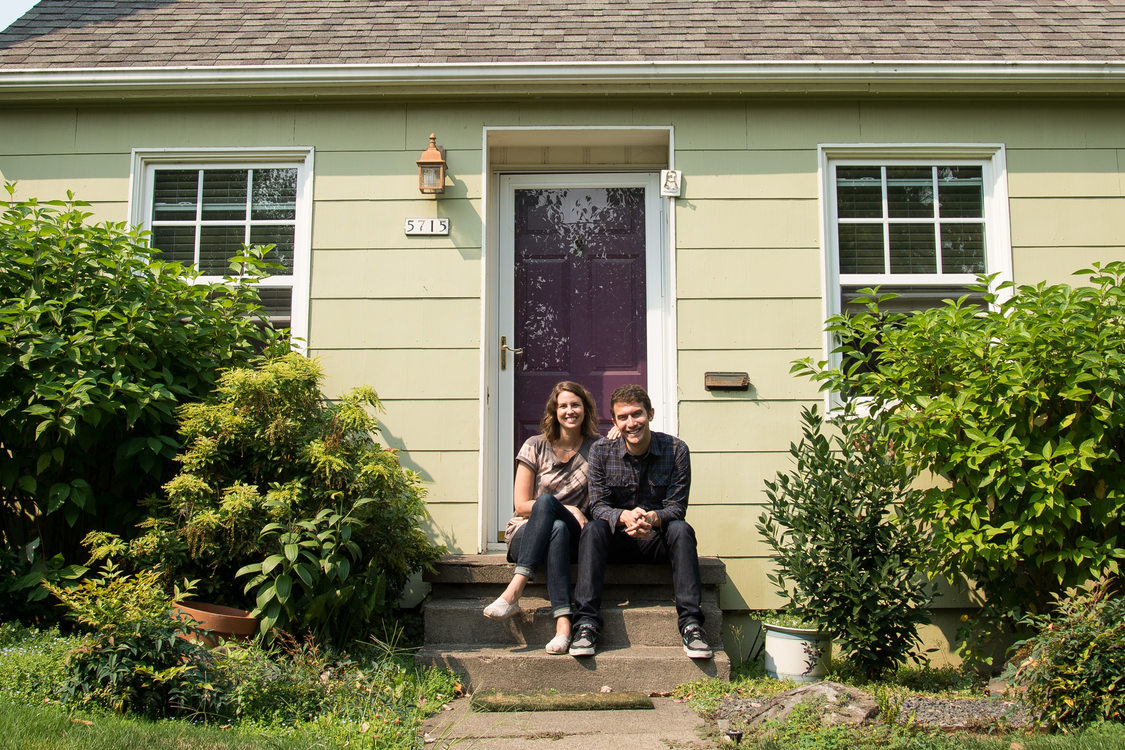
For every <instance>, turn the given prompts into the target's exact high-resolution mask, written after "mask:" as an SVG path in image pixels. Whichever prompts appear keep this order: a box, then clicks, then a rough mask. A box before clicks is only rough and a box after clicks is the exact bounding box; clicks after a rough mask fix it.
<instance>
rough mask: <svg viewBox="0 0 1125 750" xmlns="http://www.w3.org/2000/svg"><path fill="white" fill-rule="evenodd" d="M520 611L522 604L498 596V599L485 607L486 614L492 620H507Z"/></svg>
mask: <svg viewBox="0 0 1125 750" xmlns="http://www.w3.org/2000/svg"><path fill="white" fill-rule="evenodd" d="M519 611H520V605H518V604H508V602H506V601H504V597H502V596H498V597H496V601H494V602H493V603H492V604H489V605H488V606H487V607H485V608H484V616H485V617H487V618H488V619H490V620H507V619H508V618H510V617H511V616H512V615H514V614H516V613H517V612H519Z"/></svg>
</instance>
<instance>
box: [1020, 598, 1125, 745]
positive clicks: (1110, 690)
mask: <svg viewBox="0 0 1125 750" xmlns="http://www.w3.org/2000/svg"><path fill="white" fill-rule="evenodd" d="M1026 624H1027V625H1029V626H1031V627H1032V628H1035V629H1036V630H1037V631H1038V632H1037V633H1036V634H1035V635H1033V636H1031V637H1030V638H1028V639H1027V640H1026V641H1024V642H1023V643H1022V644H1018V645H1017V649H1018V651H1017V653H1018V654H1019V657H1018V659H1017V660H1016V661H1015V662H1013V668H1014V673H1013V674H1012V675H1011V676H1012V680H1013V682H1014V683H1016V684H1017V685H1022V686H1024V687H1025V688H1026V694H1025V701H1026V702H1027V703H1028V704H1029V705H1031V706H1034V707H1035V708H1036V709H1037V710H1038V712H1039V715H1040V718H1041V720H1042V721H1044V722H1045V723H1047V724H1048V725H1050V726H1073V725H1076V724H1087V723H1091V722H1095V721H1116V722H1121V721H1123V720H1125V597H1122V596H1121V595H1120V594H1118V595H1116V596H1114V595H1112V594H1111V588H1110V584H1109V582H1108V581H1107V580H1102V581H1101V582H1099V583H1098V584H1096V585H1095V586H1093V587H1092V588H1091V589H1089V590H1088V591H1083V592H1079V593H1077V594H1075V595H1073V596H1067V597H1064V598H1062V599H1061V600H1060V601H1059V602H1058V603H1057V604H1056V606H1055V607H1054V612H1053V613H1052V614H1048V615H1032V616H1029V617H1027V618H1026Z"/></svg>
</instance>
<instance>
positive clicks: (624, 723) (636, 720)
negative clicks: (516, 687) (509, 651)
mask: <svg viewBox="0 0 1125 750" xmlns="http://www.w3.org/2000/svg"><path fill="white" fill-rule="evenodd" d="M652 702H653V705H654V707H655V708H654V710H651V711H649V710H643V711H637V710H630V711H536V712H531V711H513V712H510V713H498V712H497V713H494V712H483V713H476V712H474V711H473V710H472V709H470V708H469V699H468V698H458V699H457V700H455V701H452V702H451V703H450V704H449V705H450V710H448V711H442V712H441V713H440V714H437V715H436V716H432V717H430V719H429V720H427V721H426V723H425V731H426V742H427V744H426V747H427V748H434V749H435V750H445V748H449V747H456V748H458V750H461V749H462V748H480V750H509V749H510V750H516V748H520V749H521V750H522V749H523V748H531V749H532V750H534V749H535V748H552V749H553V750H611V749H614V748H629V750H650V749H651V750H670V749H671V750H714V748H716V747H719V746H720V744H719V742H718V741H716V740H713V739H708V738H706V737H704V735H703V730H704V729H705V727H706V722H704V721H703V719H701V718H699V717H698V716H696V714H695V712H694V711H692V710H691V708H689V707H688V705H687V704H686V703H679V702H677V701H676V700H675V699H674V698H653V699H652ZM431 740H432V741H431Z"/></svg>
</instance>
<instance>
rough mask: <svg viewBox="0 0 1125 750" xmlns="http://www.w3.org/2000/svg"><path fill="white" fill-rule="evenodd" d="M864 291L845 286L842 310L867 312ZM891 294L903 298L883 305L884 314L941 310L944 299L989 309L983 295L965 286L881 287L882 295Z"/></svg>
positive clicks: (841, 295) (841, 290) (841, 292)
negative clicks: (863, 298)
mask: <svg viewBox="0 0 1125 750" xmlns="http://www.w3.org/2000/svg"><path fill="white" fill-rule="evenodd" d="M862 288H864V287H859V286H844V287H841V289H840V298H841V300H840V301H841V302H842V303H843V304H842V305H841V306H840V309H841V310H843V311H844V312H845V313H847V314H849V315H854V314H857V313H861V312H867V307H866V306H865V304H864V303H863V301H862V298H861V296H860V294H859V290H860V289H862ZM890 292H893V293H895V294H897V295H899V296H897V297H895V298H894V299H892V300H887V301H886V302H885V303H883V304H882V305H880V306H879V309H880V310H882V311H883V312H903V313H909V312H918V311H919V310H926V309H928V308H931V307H937V306H938V305H940V304H942V302H943V301H944V300H947V299H948V300H954V299H960V298H961V297H964V296H966V295H967V296H968V297H969V300H970V302H972V304H974V305H975V306H977V307H979V308H981V309H984V308H985V303H984V299H983V298H982V296H981V295H980V294H979V293H974V294H970V293H969V292H967V291H966V290H965V287H962V286H955V285H952V284H950V285H946V286H907V285H890V286H887V285H884V286H880V287H879V293H880V294H885V293H890Z"/></svg>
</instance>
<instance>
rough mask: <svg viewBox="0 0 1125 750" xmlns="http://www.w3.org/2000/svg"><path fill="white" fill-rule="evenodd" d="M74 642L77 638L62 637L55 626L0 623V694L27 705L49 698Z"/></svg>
mask: <svg viewBox="0 0 1125 750" xmlns="http://www.w3.org/2000/svg"><path fill="white" fill-rule="evenodd" d="M75 645H77V639H76V638H74V637H70V636H63V635H62V634H61V633H59V629H58V628H57V627H56V628H49V629H46V630H40V629H39V628H34V627H25V626H22V625H20V624H19V623H15V622H5V623H0V695H3V696H5V697H7V698H9V699H10V700H12V701H15V702H19V703H25V704H27V705H30V706H34V705H37V704H41V703H43V702H44V701H45V700H47V699H48V698H50V697H52V696H53V695H54V694H55V692H56V691H57V689H58V686H59V681H60V676H61V675H62V674H64V672H65V664H66V658H67V654H68V653H69V652H70V651H71V649H73V648H74V647H75Z"/></svg>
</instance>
